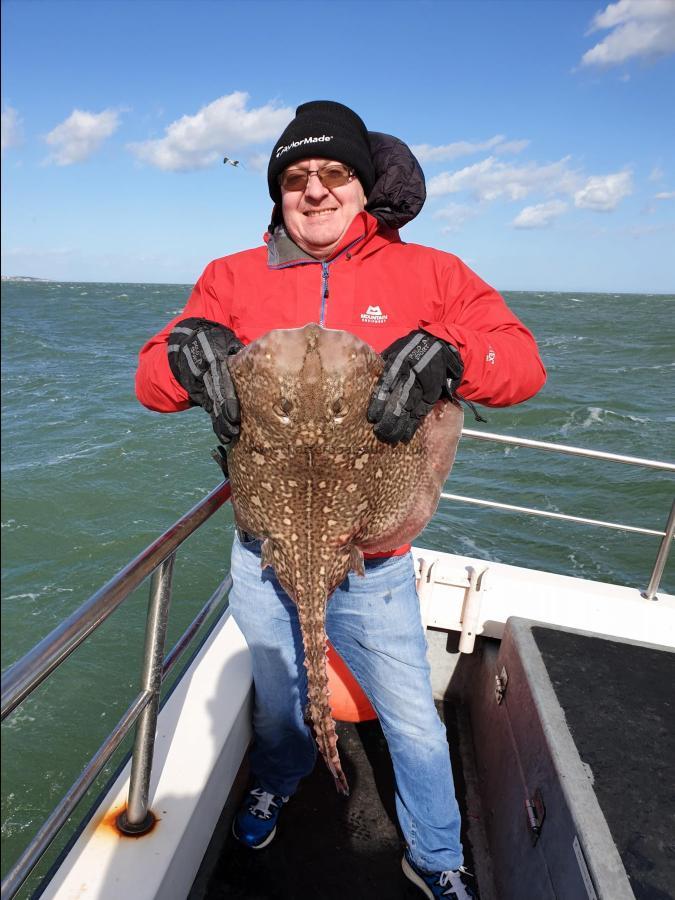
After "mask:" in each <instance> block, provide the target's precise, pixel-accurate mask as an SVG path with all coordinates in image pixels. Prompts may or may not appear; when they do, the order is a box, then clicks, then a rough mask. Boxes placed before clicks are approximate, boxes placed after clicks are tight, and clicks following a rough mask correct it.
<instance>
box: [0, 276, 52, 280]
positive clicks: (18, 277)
mask: <svg viewBox="0 0 675 900" xmlns="http://www.w3.org/2000/svg"><path fill="white" fill-rule="evenodd" d="M0 280H2V281H50V280H51V279H49V278H33V277H32V276H31V275H1V276H0Z"/></svg>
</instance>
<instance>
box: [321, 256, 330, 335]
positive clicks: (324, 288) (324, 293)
mask: <svg viewBox="0 0 675 900" xmlns="http://www.w3.org/2000/svg"><path fill="white" fill-rule="evenodd" d="M329 274H330V273H329V271H328V263H327V262H325V261H324V262H322V263H321V278H322V284H321V316H320V318H319V324H320V325H325V323H326V300H328V297H329V290H328V276H329Z"/></svg>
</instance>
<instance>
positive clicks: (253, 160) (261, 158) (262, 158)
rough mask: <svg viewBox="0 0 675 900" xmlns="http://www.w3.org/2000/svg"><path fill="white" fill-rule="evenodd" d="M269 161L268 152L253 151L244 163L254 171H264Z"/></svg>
mask: <svg viewBox="0 0 675 900" xmlns="http://www.w3.org/2000/svg"><path fill="white" fill-rule="evenodd" d="M269 161H270V155H269V153H254V154H253V155H252V156H249V157H248V158H247V159H246V165H247V167H248V168H249V169H253V171H254V172H265V171H267V166H268V164H269Z"/></svg>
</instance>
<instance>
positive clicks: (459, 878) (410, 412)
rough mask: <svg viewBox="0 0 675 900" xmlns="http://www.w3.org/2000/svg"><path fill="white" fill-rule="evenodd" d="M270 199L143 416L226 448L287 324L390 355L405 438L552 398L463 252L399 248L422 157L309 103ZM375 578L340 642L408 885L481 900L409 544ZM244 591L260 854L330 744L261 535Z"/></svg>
mask: <svg viewBox="0 0 675 900" xmlns="http://www.w3.org/2000/svg"><path fill="white" fill-rule="evenodd" d="M268 186H269V191H270V196H271V197H272V200H273V201H274V203H275V207H274V212H273V217H272V226H270V232H271V233H269V234H267V235H266V236H265V239H266V243H267V247H260V248H256V249H253V250H247V251H244V252H242V253H237V254H233V255H231V256H229V257H224V258H222V259H217V260H215V261H213V262H212V263H210V264H209V265H208V266H207V268H206V269H205V271H204V273H203V275H202V276H201V278H200V279H199V281H198V282H197V285H196V286H195V288H194V290H193V292H192V295H191V296H190V299H189V301H188V303H187V306H186V307H185V310H184V312H183V313H182V314H181V315H180V316H179V317H178V318H177V319H175V320H174V321H173V322H170V323H169V324H168V325H167V326H166V328H164V330H163V331H161V332H160V333H159V334H158V335H157V336H156V337H155V338H153V339H151V340H150V341H149V342H148V343H147V344H146V345H145V347H143V349H142V351H141V354H140V365H139V370H138V376H137V394H138V397H139V399H140V400H141V402H142V403H144V404H145V405H146V406H148V407H149V408H151V409H156V410H159V411H160V412H173V411H176V410H180V409H186V408H187V407H189V406H190V405H195V404H198V405H200V406H202V407H203V408H204V409H205V410H206V411H207V412H208V413H209V414H210V415H211V418H212V421H213V427H214V430H215V432H216V434H217V435H218V437H219V438H220V440H221V441H222V442H223V443H225V444H228V443H230V442H231V441H232V440H235V439H236V436H237V434H238V428H239V404H238V401H237V398H236V395H235V392H234V388H233V385H232V381H231V379H230V376H229V372H228V369H227V356H228V355H229V354H231V353H236V352H237V351H238V350H239V349H240V348H241V346H242V344H247V343H249V342H250V341H252V340H254V339H255V338H257V337H259V336H261V335H262V334H265V333H266V332H267V331H269V330H271V329H273V328H293V327H298V326H302V325H305V324H306V323H308V322H319V323H321V324H322V325H325V326H326V327H329V328H339V329H344V330H347V331H350V332H353V333H354V334H356V335H358V336H359V337H361V338H363V339H364V340H365V341H367V342H368V343H369V344H371V346H373V348H374V349H375V350H377V351H378V352H381V353H382V356H383V359H384V361H385V369H384V373H383V375H382V377H381V379H380V382H379V384H378V386H377V388H376V391H375V393H374V395H373V397H372V398H371V400H370V404H369V407H368V418H369V421H370V422H372V424H373V426H374V430H375V434H376V435H377V436H378V437H379V438H380V439H381V440H383V441H386V442H388V443H392V444H394V443H397V442H398V441H401V440H403V441H408V440H410V438H411V437H412V435H413V434H414V432H415V430H416V429H417V427H418V426H419V424H420V422H421V421H422V419H423V418H424V416H425V415H426V414H427V413H428V412H429V410H431V409H432V408H433V406H434V404H435V403H436V401H437V400H438V399H439V398H441V397H443V396H446V397H447V396H450V395H451V394H452V393H456V395H457V396H458V397H461V398H462V399H465V400H467V401H469V402H470V401H477V402H480V403H485V404H487V405H490V406H507V405H510V404H513V403H518V402H521V401H523V400H525V399H527V398H528V397H530V396H532V395H533V394H534V393H536V391H537V390H539V388H540V387H541V385H542V384H543V382H544V378H545V373H544V369H543V366H542V364H541V361H540V359H539V355H538V353H537V349H536V345H535V342H534V339H533V337H532V335H531V334H530V332H529V331H528V330H527V329H526V328H525V327H524V326H523V325H522V323H521V322H520V321H519V320H518V319H517V318H516V317H515V316H514V315H513V313H512V312H511V311H510V310H509V309H508V307H507V306H506V304H505V303H504V301H503V300H502V298H501V297H500V296H499V294H497V293H496V291H494V290H493V289H492V288H490V287H489V286H488V285H487V284H485V283H484V282H483V281H481V280H480V279H479V278H478V277H477V276H476V275H475V274H474V273H473V272H472V271H471V270H470V269H468V268H467V267H466V266H465V265H464V264H463V263H462V262H461V261H460V260H458V259H457V258H456V257H454V256H452V255H450V254H447V253H442V252H440V251H437V250H433V249H431V248H428V247H421V246H418V245H413V244H404V243H402V242H401V240H400V238H399V235H398V231H397V230H396V227H395V226H397V225H400V224H402V223H404V222H406V221H408V220H409V219H410V218H412V217H413V216H414V215H415V214H416V212H418V211H419V208H420V207H421V204H422V202H423V200H424V196H425V194H424V184H423V176H422V175H421V170H420V169H419V166H418V164H417V162H416V160H414V157H412V154H410V151H409V150H408V148H407V147H405V145H403V144H402V143H401V142H399V141H397V140H396V139H393V138H391V137H389V136H386V135H381V134H377V133H372V132H371V133H369V132H367V130H366V127H365V125H364V124H363V122H362V120H361V119H360V118H359V117H358V116H357V115H356V113H354V112H353V111H352V110H351V109H348V108H347V107H345V106H343V105H341V104H339V103H333V102H329V101H315V102H312V103H306V104H303V105H302V106H300V107H298V109H297V112H296V117H295V119H294V120H293V121H292V122H291V123H290V124H289V125H288V127H287V128H286V130H285V131H284V133H283V134H282V135H281V137H280V138H279V140H278V142H277V143H276V145H275V147H274V150H273V151H272V156H271V159H270V163H269V168H268ZM367 209H371V210H373V212H374V213H375V214H376V215H371V214H370V213H369V212H368V211H367ZM376 216H377V217H376ZM392 226H394V227H392ZM365 568H366V576H365V578H360V577H358V576H356V575H354V574H352V575H350V576H349V577H348V578H347V579H346V580H345V582H344V583H343V584H342V585H341V586H340V587H338V589H337V590H336V591H335V593H334V594H333V596H332V598H331V600H330V602H329V604H328V611H327V619H326V629H327V633H328V636H329V638H330V640H331V642H332V644H333V646H334V647H335V648H336V649H337V651H338V653H339V654H340V655H341V656H342V658H343V659H344V660H345V662H346V663H347V665H348V666H349V667H350V669H351V670H352V672H353V673H354V674H355V675H356V677H357V679H358V680H359V682H360V683H361V685H362V687H363V689H364V691H365V693H366V694H367V695H368V698H369V699H370V701H371V703H372V705H373V706H374V708H375V710H376V712H377V714H378V717H379V719H380V722H381V724H382V728H383V730H384V733H385V736H386V738H387V742H388V746H389V750H390V753H391V757H392V762H393V766H394V772H395V775H396V805H397V812H398V817H399V822H400V825H401V829H402V831H403V834H404V835H405V838H406V842H407V846H406V849H405V855H404V857H403V861H402V865H403V870H404V872H405V874H406V876H407V877H408V878H409V879H410V880H411V881H412V882H413V883H414V884H416V885H417V886H418V887H419V888H420V890H421V891H422V892H423V893H424V894H425V895H426V896H427V897H430V898H433V897H455V898H458V900H464V898H467V897H470V896H473V893H472V889H471V887H470V886H469V883H468V882H469V879H468V876H467V873H466V872H465V871H464V870H463V868H462V847H461V844H460V840H459V830H460V817H459V811H458V808H457V803H456V800H455V795H454V788H453V782H452V773H451V769H450V759H449V753H448V746H447V743H446V739H445V732H444V729H443V726H442V725H441V722H440V720H439V718H438V715H437V713H436V710H435V707H434V704H433V698H432V694H431V688H430V682H429V667H428V663H427V660H426V641H425V638H424V632H423V628H422V625H421V621H420V612H419V602H418V598H417V595H416V592H415V586H414V585H415V581H414V571H413V564H412V559H411V555H410V548H409V547H408V546H406V547H401V548H398V549H397V550H394V551H392V552H391V553H389V554H379V555H376V556H373V557H370V558H366V560H365ZM232 576H233V589H232V592H231V594H230V606H231V609H232V612H233V615H234V617H235V620H236V621H237V623H238V624H239V626H240V628H241V629H242V631H243V633H244V636H245V637H246V640H247V642H248V644H249V647H250V649H251V653H252V661H253V675H254V682H255V710H254V732H255V742H254V745H253V748H252V751H251V769H252V774H253V777H254V779H255V786H254V787H253V789H252V790H251V792H250V793H249V795H248V796H247V798H246V801H245V803H244V805H243V806H242V808H241V810H240V811H239V813H238V815H237V817H236V819H235V822H234V833H235V836H236V837H238V839H239V840H240V841H242V842H243V843H244V844H246V845H247V846H249V847H252V848H254V849H260V848H262V847H264V846H266V845H267V844H268V843H269V842H270V841H271V840H272V839H273V837H274V835H275V832H276V824H277V819H278V817H279V814H280V812H281V810H282V808H283V805H284V804H285V803H286V802H287V801H288V800H289V798H290V797H291V796H292V795H293V794H294V793H295V791H296V790H297V787H298V784H299V782H300V780H301V779H302V778H303V777H304V776H305V775H307V774H308V773H309V772H310V771H311V769H312V768H313V765H314V761H315V757H316V745H315V742H314V739H313V737H312V734H311V732H310V729H309V728H308V726H307V725H306V724H305V721H304V717H303V709H304V706H305V691H306V677H305V670H304V667H303V665H302V659H299V658H298V653H297V650H296V648H297V647H298V646H301V642H300V636H299V627H298V620H297V613H296V611H295V608H294V606H293V603H292V601H290V599H289V598H288V597H287V596H286V595H285V594H284V592H283V590H282V589H281V588H280V586H279V585H278V582H277V581H276V579H275V577H274V575H273V573H270V571H269V569H268V570H265V572H264V573H263V572H261V569H260V542H259V541H257V540H256V539H255V538H254V537H252V536H249V535H243V534H240V535H239V536H238V537H237V538H236V539H235V541H234V545H233V549H232Z"/></svg>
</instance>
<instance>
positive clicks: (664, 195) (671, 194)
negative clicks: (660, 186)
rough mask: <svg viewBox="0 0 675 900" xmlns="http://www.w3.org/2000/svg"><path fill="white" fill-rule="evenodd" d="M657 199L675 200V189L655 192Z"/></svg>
mask: <svg viewBox="0 0 675 900" xmlns="http://www.w3.org/2000/svg"><path fill="white" fill-rule="evenodd" d="M654 199H655V200H675V191H659V193H658V194H654Z"/></svg>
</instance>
